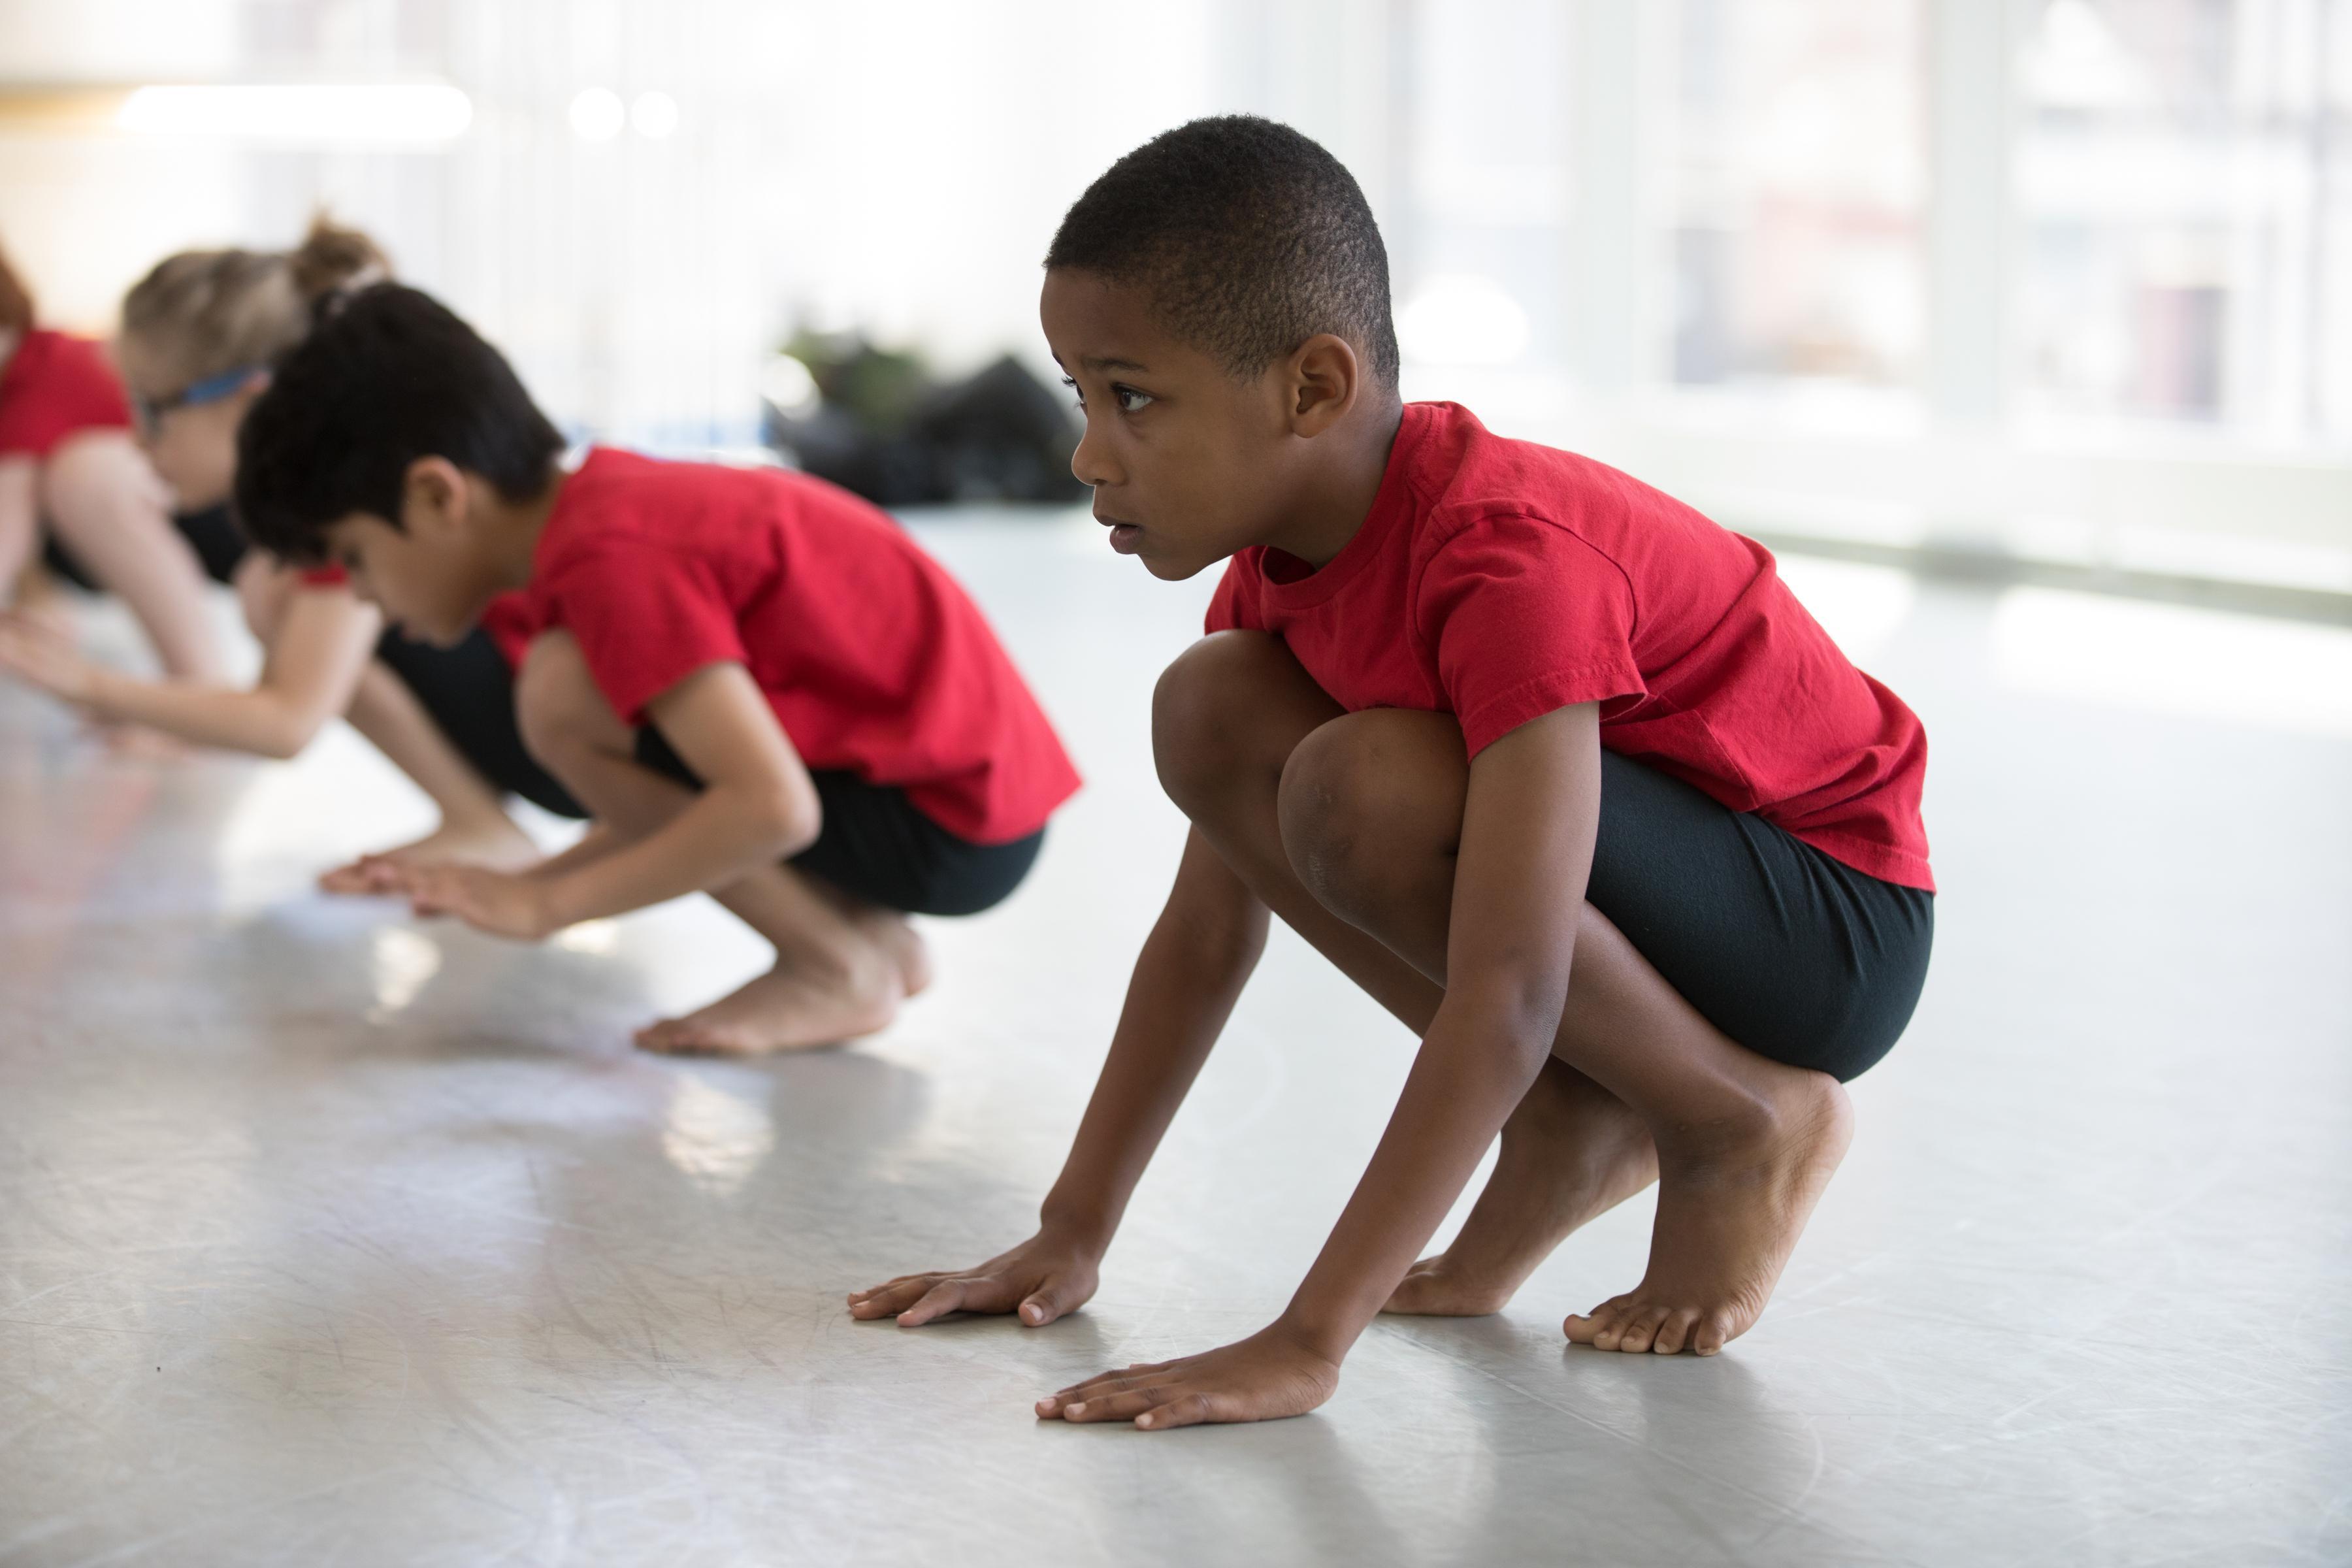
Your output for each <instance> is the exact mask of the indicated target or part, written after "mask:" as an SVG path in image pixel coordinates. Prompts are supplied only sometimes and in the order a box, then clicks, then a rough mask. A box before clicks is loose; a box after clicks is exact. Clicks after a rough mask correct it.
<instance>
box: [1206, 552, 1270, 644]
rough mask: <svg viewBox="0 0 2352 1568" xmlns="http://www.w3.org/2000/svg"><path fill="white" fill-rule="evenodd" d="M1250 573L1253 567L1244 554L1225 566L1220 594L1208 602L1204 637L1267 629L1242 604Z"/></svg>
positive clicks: (1220, 584) (1218, 587)
mask: <svg viewBox="0 0 2352 1568" xmlns="http://www.w3.org/2000/svg"><path fill="white" fill-rule="evenodd" d="M1249 573H1250V566H1249V563H1248V562H1247V561H1246V559H1245V558H1244V555H1238V554H1237V555H1235V556H1234V558H1233V559H1231V560H1230V561H1227V562H1226V563H1225V574H1224V575H1223V576H1222V577H1220V578H1218V579H1217V591H1216V593H1215V594H1214V595H1212V596H1211V597H1210V600H1209V613H1208V615H1207V616H1204V617H1202V626H1201V630H1202V633H1203V635H1205V634H1207V633H1210V632H1230V631H1234V630H1236V629H1239V630H1244V631H1253V632H1255V631H1263V630H1264V629H1265V628H1264V627H1262V626H1259V625H1258V624H1257V622H1256V620H1255V617H1253V616H1251V615H1250V614H1249V612H1248V607H1247V605H1244V603H1243V600H1244V597H1245V595H1244V593H1243V587H1244V579H1245V578H1246V577H1247V576H1248V575H1249Z"/></svg>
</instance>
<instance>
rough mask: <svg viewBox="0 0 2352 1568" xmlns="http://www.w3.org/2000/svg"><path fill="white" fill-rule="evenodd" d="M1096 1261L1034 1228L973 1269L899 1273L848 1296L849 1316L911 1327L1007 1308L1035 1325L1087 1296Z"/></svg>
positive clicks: (1093, 1255)
mask: <svg viewBox="0 0 2352 1568" xmlns="http://www.w3.org/2000/svg"><path fill="white" fill-rule="evenodd" d="M1100 1261H1101V1259H1100V1258H1099V1256H1098V1255H1097V1253H1096V1252H1095V1250H1094V1249H1093V1248H1091V1247H1085V1246H1082V1245H1080V1244H1079V1243H1077V1242H1076V1241H1074V1240H1071V1239H1069V1238H1067V1237H1059V1236H1055V1235H1054V1234H1053V1233H1052V1232H1050V1231H1039V1232H1038V1233H1037V1234H1036V1235H1035V1236H1033V1237H1030V1238H1029V1239H1028V1240H1026V1241H1024V1242H1023V1243H1022V1244H1021V1245H1020V1246H1018V1247H1014V1248H1013V1250H1012V1251H1010V1252H1005V1253H1000V1254H999V1255H998V1256H996V1257H994V1258H990V1259H989V1260H988V1261H987V1262H985V1263H983V1264H982V1265H981V1266H980V1267H979V1268H967V1269H963V1270H961V1271H957V1272H950V1273H936V1274H902V1275H900V1276H899V1277H898V1279H893V1280H891V1281H890V1282H889V1283H888V1284H887V1285H877V1286H876V1287H874V1289H871V1290H860V1291H857V1292H856V1293H855V1294H854V1295H852V1296H851V1297H850V1298H849V1315H850V1316H851V1317H853V1318H889V1317H895V1318H897V1319H898V1326H899V1327H900V1328H903V1329H912V1328H917V1327H919V1326H920V1325H922V1324H924V1323H928V1322H929V1321H931V1320H932V1319H934V1318H943V1317H945V1316H947V1315H948V1314H949V1313H950V1312H1011V1311H1013V1310H1018V1311H1019V1312H1020V1315H1021V1321H1022V1322H1024V1324H1026V1325H1028V1326H1029V1327H1030V1328H1033V1329H1040V1328H1043V1327H1045V1325H1046V1324H1047V1323H1050V1322H1052V1321H1054V1320H1055V1319H1056V1318H1058V1317H1061V1316H1063V1315H1064V1314H1065V1313H1068V1312H1075V1311H1076V1310H1078V1309H1079V1308H1080V1307H1083V1306H1085V1305H1086V1304H1087V1301H1088V1300H1091V1299H1092V1298H1093V1296H1094V1293H1095V1286H1096V1284H1097V1281H1098V1279H1100V1275H1099V1273H1098V1271H1097V1265H1098V1264H1099V1263H1100Z"/></svg>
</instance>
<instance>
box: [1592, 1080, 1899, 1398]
mask: <svg viewBox="0 0 2352 1568" xmlns="http://www.w3.org/2000/svg"><path fill="white" fill-rule="evenodd" d="M1767 1078H1768V1081H1769V1085H1770V1089H1769V1101H1768V1103H1767V1104H1766V1105H1765V1106H1764V1108H1763V1110H1762V1111H1761V1112H1760V1113H1759V1116H1758V1117H1757V1118H1756V1119H1755V1121H1754V1123H1753V1125H1751V1126H1748V1127H1746V1128H1743V1129H1741V1130H1739V1131H1738V1132H1736V1133H1727V1134H1723V1135H1719V1136H1715V1137H1712V1138H1711V1139H1709V1140H1708V1141H1707V1142H1706V1145H1705V1146H1704V1147H1701V1148H1694V1149H1685V1148H1682V1147H1679V1146H1670V1147H1667V1148H1664V1149H1662V1150H1661V1151H1660V1160H1659V1164H1660V1171H1661V1174H1660V1178H1659V1188H1658V1218H1657V1224H1656V1226H1655V1228H1654V1230H1653V1232H1652V1234H1651V1240H1650V1267H1649V1269H1648V1271H1647V1272H1646V1273H1645V1274H1643V1277H1642V1283H1641V1284H1640V1285H1638V1286H1636V1287H1634V1289H1632V1290H1630V1291H1628V1292H1626V1293H1625V1294H1624V1295H1622V1296H1617V1297H1613V1298H1612V1299H1611V1300H1606V1301H1603V1302H1602V1303H1601V1305H1600V1306H1598V1307H1595V1308H1594V1309H1593V1310H1592V1311H1591V1315H1590V1316H1583V1317H1579V1316H1571V1317H1570V1319H1569V1320H1568V1321H1567V1323H1566V1324H1565V1325H1564V1327H1565V1328H1566V1329H1567V1331H1568V1337H1569V1340H1570V1342H1572V1343H1575V1344H1580V1345H1591V1346H1592V1347H1593V1348H1594V1349H1595V1350H1604V1351H1629V1352H1643V1351H1654V1352H1657V1353H1658V1354H1660V1355H1673V1354H1675V1352H1679V1351H1684V1350H1688V1351H1693V1352H1696V1353H1697V1354H1700V1355H1713V1354H1715V1352H1717V1351H1719V1350H1721V1349H1722V1348H1723V1347H1724V1346H1725V1344H1727V1343H1728V1342H1730V1341H1732V1340H1735V1339H1738V1337H1739V1336H1740V1335H1741V1334H1743V1333H1746V1332H1747V1331H1748V1327H1749V1325H1751V1324H1752V1323H1754V1322H1755V1321H1756V1319H1757V1317H1758V1316H1759V1314H1760V1313H1762V1311H1763V1310H1764V1303H1765V1302H1766V1301H1768V1300H1771V1297H1772V1288H1773V1287H1774V1286H1775V1285H1777V1284H1779V1283H1780V1270H1781V1269H1782V1268H1784V1267H1786V1266H1787V1264H1788V1261H1789V1254H1790V1252H1791V1251H1793V1250H1794V1249H1795V1247H1796V1245H1797V1237H1799V1236H1801V1235H1802V1234H1803V1233H1804V1228H1805V1221H1806V1220H1808V1219H1809V1218H1811V1216H1812V1212H1813V1205H1815V1204H1816V1203H1818V1202H1819V1201H1820V1200H1821V1195H1822V1188H1824V1187H1826V1186H1827V1185H1828V1184H1829V1179H1830V1177H1831V1175H1832V1173H1834V1172H1835V1171H1836V1170H1837V1167H1838V1162H1839V1161H1840V1160H1842V1159H1843V1158H1844V1157H1845V1151H1846V1145H1847V1144H1848V1143H1850V1142H1853V1104H1852V1102H1851V1101H1849V1100H1847V1099H1846V1093H1845V1090H1844V1089H1843V1088H1842V1087H1841V1086H1840V1085H1839V1084H1838V1083H1837V1082H1836V1081H1835V1080H1833V1079H1830V1078H1829V1077H1827V1076H1825V1075H1824V1074H1822V1073H1816V1072H1806V1071H1803V1070H1802V1069H1801V1068H1790V1067H1780V1066H1778V1065H1777V1064H1776V1065H1775V1066H1774V1068H1773V1070H1772V1071H1771V1073H1769V1075H1767Z"/></svg>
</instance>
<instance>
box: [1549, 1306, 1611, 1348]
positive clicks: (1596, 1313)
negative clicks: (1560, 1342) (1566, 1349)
mask: <svg viewBox="0 0 2352 1568" xmlns="http://www.w3.org/2000/svg"><path fill="white" fill-rule="evenodd" d="M1624 1318H1625V1298H1624V1297H1622V1296H1615V1297H1612V1298H1611V1299H1610V1300H1606V1301H1603V1302H1601V1305H1599V1306H1598V1307H1595V1308H1593V1309H1592V1310H1591V1312H1590V1313H1589V1314H1587V1315H1586V1316H1583V1317H1578V1316H1576V1315H1575V1314H1574V1313H1570V1315H1569V1319H1568V1321H1566V1322H1565V1323H1563V1324H1561V1325H1560V1327H1561V1328H1562V1329H1564V1330H1566V1331H1567V1333H1568V1342H1569V1343H1570V1344H1573V1345H1591V1347H1592V1348H1593V1349H1595V1350H1602V1351H1610V1350H1615V1349H1616V1348H1617V1335H1618V1331H1620V1330H1622V1328H1623V1327H1624Z"/></svg>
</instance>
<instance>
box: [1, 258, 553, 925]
mask: <svg viewBox="0 0 2352 1568" xmlns="http://www.w3.org/2000/svg"><path fill="white" fill-rule="evenodd" d="M387 271H388V268H387V267H386V264H385V262H384V258H383V253H382V252H381V251H379V250H378V249H377V248H376V247H375V245H374V244H373V242H372V241H370V240H369V239H368V238H367V237H366V236H364V235H362V234H358V233H355V232H353V231H352V230H350V229H346V228H340V227H337V226H334V225H332V224H330V223H327V222H325V221H323V220H321V221H320V222H319V223H316V224H314V225H313V226H311V229H310V233H309V235H308V236H307V237H305V238H304V239H303V241H302V243H301V244H300V245H299V246H298V247H295V248H294V249H293V250H290V251H251V250H209V251H188V252H184V253H182V254H180V255H177V256H173V257H171V258H167V259H165V260H164V261H163V262H162V263H160V264H159V265H157V266H156V267H155V268H154V269H153V270H152V271H151V272H150V273H148V275H147V276H146V277H145V278H144V279H142V280H141V281H140V282H139V283H138V284H137V286H135V287H134V288H133V289H131V293H130V294H129V296H128V297H127V298H126V299H125V300H124V301H123V310H122V318H123V320H122V337H121V362H122V369H123V374H124V377H125V379H126V380H127V381H128V383H129V393H130V397H129V404H130V408H131V410H132V411H134V412H135V414H136V416H137V420H138V428H139V438H140V441H141V443H142V446H143V447H145V451H146V457H147V459H148V460H151V461H152V464H153V467H154V469H155V471H156V472H157V473H159V474H160V475H161V476H162V477H163V479H164V481H165V482H166V483H168V484H169V485H170V487H171V489H173V492H174V493H175V494H176V496H177V498H178V500H179V504H180V506H181V507H182V509H183V511H184V514H186V516H187V517H188V518H189V519H190V522H189V525H188V526H189V530H190V531H191V532H192V534H193V535H194V538H195V540H196V542H197V544H198V547H199V548H200V549H201V550H202V551H204V552H205V554H206V556H207V558H208V564H210V565H211V566H212V567H213V568H214V569H215V572H216V574H218V575H219V576H221V578H222V579H223V580H224V581H226V582H229V583H231V584H233V585H234V586H235V588H236V593H237V597H238V599H239V601H240V603H241V605H243V608H244V611H245V616H246V620H247V625H248V626H251V628H252V629H253V632H254V634H255V636H257V637H259V638H260V639H261V643H262V646H263V649H264V658H263V663H262V669H261V674H260V677H259V679H257V681H256V682H255V683H254V684H253V685H251V686H250V687H244V688H238V687H232V686H229V685H226V684H225V683H223V682H222V681H220V680H219V679H212V678H209V672H200V673H199V674H198V675H196V676H194V677H192V678H189V679H174V680H163V681H158V680H143V679H138V678H136V677H133V676H130V675H127V674H124V673H122V672H121V671H118V670H113V669H109V668H104V667H102V666H100V665H97V664H95V663H92V662H91V661H89V659H86V658H82V657H81V656H80V655H79V654H78V653H76V652H75V651H74V650H73V648H72V647H71V646H70V644H69V643H68V641H67V640H66V639H64V638H62V637H58V636H55V635H53V634H50V633H48V632H47V630H46V629H45V628H42V627H39V626H32V625H29V624H26V623H25V622H22V621H18V622H16V623H12V624H6V625H0V670H6V671H9V672H11V673H14V674H15V675H16V676H17V677H18V678H19V679H23V680H26V681H27V682H30V683H32V684H34V685H37V686H39V687H42V688H44V689H47V690H48V691H50V692H52V693H53V694H55V695H56V696H58V697H59V698H62V699H64V700H67V701H69V702H72V703H74V704H75V705H77V706H78V707H79V708H81V709H82V710H85V711H87V712H89V713H90V714H92V715H95V716H97V717H100V718H101V719H106V720H112V721H123V722H129V723H136V724H141V725H145V726H148V727H149V728H152V729H154V730H159V731H164V732H166V733H168V734H171V735H174V736H177V737H180V738H181V739H184V740H186V741H190V742H195V743H197V744H200V745H209V746H218V747H222V748H226V749H227V750H231V751H240V752H252V753H255V754H257V755H261V756H269V757H291V756H293V755H295V754H296V753H297V752H300V751H301V750H302V749H303V748H304V747H305V746H307V745H308V744H309V743H310V741H311V739H312V737H314V736H315V735H317V734H318V732H319V731H320V729H321V728H322V727H323V726H324V725H325V724H326V723H327V721H329V720H331V719H333V718H335V717H336V716H338V715H341V716H343V717H345V718H348V719H349V720H350V721H351V722H352V727H353V728H355V729H357V730H358V731H360V732H361V733H362V735H364V736H366V737H367V738H368V740H370V741H371V742H373V743H374V744H375V745H376V747H377V748H378V749H379V750H380V751H382V752H383V753H384V755H385V756H387V757H389V758H391V759H392V761H393V762H394V763H395V764H396V765H397V766H398V767H399V768H400V769H401V771H402V772H403V773H406V774H407V775H408V776H409V778H410V779H411V780H413V781H414V782H415V784H417V786H418V787H419V788H421V789H423V790H424V791H425V794H426V795H428V796H430V797H431V798H432V800H433V803H434V804H435V805H436V806H437V807H439V809H440V813H441V821H440V825H439V826H437V827H436V829H435V830H434V831H433V832H432V833H430V834H428V835H427V836H426V837H424V838H421V839H419V840H417V841H416V842H415V843H413V844H409V845H405V846H403V847H399V848H396V849H392V850H388V851H385V852H383V853H382V854H376V855H369V856H365V857H362V858H361V859H360V860H358V861H356V862H354V863H352V865H349V866H344V867H340V868H336V869H334V870H331V871H330V872H329V873H328V874H327V875H326V876H325V878H324V879H322V882H323V885H324V886H325V887H326V888H327V889H328V890H330V891H334V892H354V893H356V892H368V891H375V890H383V889H386V888H388V886H389V884H390V880H391V879H392V878H393V877H394V875H395V874H396V872H397V871H398V869H399V868H402V867H403V866H406V865H429V864H442V863H450V862H462V863H465V864H468V865H484V866H511V865H517V864H521V863H524V862H527V861H529V860H530V859H532V858H536V856H537V853H538V851H537V849H536V847H534V846H533V844H532V842H531V840H530V837H528V836H526V835H525V834H524V833H523V831H522V829H521V828H520V827H519V826H516V824H515V823H514V821H513V819H512V818H511V817H510V816H508V814H507V806H506V801H507V797H508V796H509V795H520V796H522V797H523V798H525V799H527V800H530V801H531V802H533V803H534V804H536V805H541V806H542V807H544V808H546V809H547V810H550V811H552V812H554V813H556V814H558V815H560V816H572V817H578V816H582V815H583V814H582V812H581V810H580V808H579V807H578V806H577V805H574V804H573V803H572V797H571V795H569V794H568V793H567V792H566V791H565V790H564V789H563V787H562V785H561V784H557V783H556V782H555V780H554V779H553V778H551V776H549V774H548V773H547V772H546V771H545V770H544V769H542V768H541V767H540V766H539V764H538V763H534V762H533V761H532V760H531V758H530V753H529V752H527V751H525V750H524V748H523V744H522V738H521V736H520V732H519V731H517V730H516V728H515V718H514V675H513V671H512V669H511V668H509V666H508V664H507V662H506V660H505V659H504V658H502V657H501V656H500V655H499V651H498V648H497V647H496V646H495V645H494V644H493V643H492V642H491V641H490V639H489V638H488V637H486V636H482V635H480V634H477V635H475V636H473V637H468V638H466V639H465V640H464V641H462V642H460V643H458V644H457V646H456V647H450V648H436V647H430V646H428V645H427V644H425V643H422V642H418V641H416V640H415V639H413V638H410V637H404V636H402V635H400V634H399V633H398V632H396V631H393V630H390V629H388V628H386V626H384V623H383V616H382V615H380V614H379V613H378V612H377V611H376V610H375V609H374V607H373V606H372V605H366V604H363V603H362V602H361V601H360V599H359V598H358V597H357V596H356V595H354V594H353V593H352V589H351V586H350V584H348V583H346V582H345V581H344V579H343V575H342V574H341V572H340V571H337V570H335V569H333V568H320V569H311V570H303V569H299V568H296V567H292V566H289V565H288V564H287V563H284V562H282V561H279V560H278V559H277V558H276V557H274V556H272V555H270V554H268V552H264V551H257V550H251V549H249V548H247V544H246V542H245V539H244V536H243V535H242V533H239V532H237V531H236V530H235V529H234V526H233V525H231V524H229V523H227V521H226V514H227V506H226V503H227V500H228V495H229V490H230V487H231V484H232V482H233V480H234V479H235V477H236V433H237V428H238V426H239V425H240V424H241V423H242V422H243V420H244V418H245V415H246V411H247V409H248V408H249V407H251V406H252V405H253V403H254V401H255V399H257V398H258V397H259V396H260V395H262V393H263V392H264V391H265V390H266V389H267V388H268V385H269V383H270V375H271V366H272V365H273V364H274V363H276V362H277V360H278V358H279V357H280V356H282V355H283V354H285V353H287V352H288V351H289V350H290V349H292V348H293V347H294V346H295V345H296V344H297V343H299V342H301V341H302V340H303V338H304V337H306V336H307V335H308V334H309V331H310V326H311V321H312V318H313V316H314V314H316V312H317V310H319V308H320V302H321V301H322V300H329V299H331V298H333V297H336V296H338V295H339V294H340V293H341V291H342V290H346V289H352V288H354V287H357V286H360V285H363V284H365V283H367V282H370V281H373V280H374V279H381V278H383V277H384V276H385V275H386V273H387ZM116 402H117V403H118V404H120V403H121V395H120V394H119V393H118V394H117V396H116ZM205 519H212V520H216V521H212V522H210V523H209V524H206V525H203V526H199V525H198V520H205Z"/></svg>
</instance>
